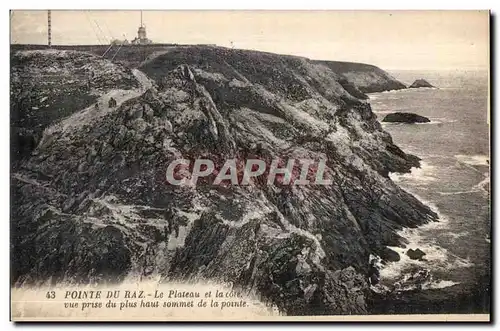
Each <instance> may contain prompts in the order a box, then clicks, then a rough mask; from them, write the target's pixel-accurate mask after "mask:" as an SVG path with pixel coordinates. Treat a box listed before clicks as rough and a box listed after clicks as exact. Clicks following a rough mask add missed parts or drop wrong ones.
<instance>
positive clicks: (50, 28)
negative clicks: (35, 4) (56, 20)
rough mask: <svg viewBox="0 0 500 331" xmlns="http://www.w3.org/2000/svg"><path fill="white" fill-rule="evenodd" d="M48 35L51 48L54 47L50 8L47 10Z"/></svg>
mask: <svg viewBox="0 0 500 331" xmlns="http://www.w3.org/2000/svg"><path fill="white" fill-rule="evenodd" d="M47 37H48V44H49V48H51V47H52V22H51V17H50V10H48V11H47Z"/></svg>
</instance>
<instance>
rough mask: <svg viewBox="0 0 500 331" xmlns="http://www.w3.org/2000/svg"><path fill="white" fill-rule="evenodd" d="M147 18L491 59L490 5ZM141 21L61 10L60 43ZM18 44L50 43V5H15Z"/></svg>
mask: <svg viewBox="0 0 500 331" xmlns="http://www.w3.org/2000/svg"><path fill="white" fill-rule="evenodd" d="M143 21H144V25H145V26H146V28H147V34H148V38H149V39H152V40H153V42H158V43H179V44H200V43H202V44H216V45H219V46H226V47H234V48H242V49H254V50H261V51H267V52H273V53H280V54H293V55H299V56H305V57H308V58H311V59H319V60H338V61H351V62H363V63H370V64H374V65H377V66H379V67H381V68H384V69H392V70H404V69H407V70H426V69H429V70H439V69H442V70H449V69H478V68H487V67H488V66H489V13H488V12H487V11H143ZM139 25H140V11H137V10H135V11H103V10H98V11H89V10H84V11H83V10H82V11H55V10H53V11H52V43H53V44H64V45H71V44H108V43H109V42H110V40H111V39H124V38H125V37H126V38H127V39H128V40H132V39H133V38H134V37H135V36H136V35H137V28H138V27H139ZM124 36H125V37H124ZM11 43H19V44H46V43H47V11H12V12H11Z"/></svg>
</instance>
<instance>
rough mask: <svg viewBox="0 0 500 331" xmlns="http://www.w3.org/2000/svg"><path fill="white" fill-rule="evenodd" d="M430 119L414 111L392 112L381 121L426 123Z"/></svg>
mask: <svg viewBox="0 0 500 331" xmlns="http://www.w3.org/2000/svg"><path fill="white" fill-rule="evenodd" d="M430 121H431V120H430V119H428V118H427V117H424V116H420V115H417V114H414V113H400V112H398V113H392V114H389V115H387V116H385V117H384V119H383V120H382V122H393V123H410V124H412V123H428V122H430Z"/></svg>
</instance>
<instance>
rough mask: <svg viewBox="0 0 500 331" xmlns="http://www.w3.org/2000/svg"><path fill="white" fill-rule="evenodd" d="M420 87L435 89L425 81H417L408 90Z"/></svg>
mask: <svg viewBox="0 0 500 331" xmlns="http://www.w3.org/2000/svg"><path fill="white" fill-rule="evenodd" d="M419 87H434V86H433V85H431V84H430V83H429V82H428V81H426V80H425V79H417V80H416V81H414V82H413V84H411V85H410V86H409V87H408V88H419Z"/></svg>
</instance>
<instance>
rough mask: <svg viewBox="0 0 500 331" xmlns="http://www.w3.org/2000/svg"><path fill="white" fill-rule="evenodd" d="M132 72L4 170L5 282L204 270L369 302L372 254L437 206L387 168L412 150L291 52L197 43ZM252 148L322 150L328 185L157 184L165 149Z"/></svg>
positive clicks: (263, 292) (331, 307)
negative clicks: (133, 82) (8, 175)
mask: <svg viewBox="0 0 500 331" xmlns="http://www.w3.org/2000/svg"><path fill="white" fill-rule="evenodd" d="M82 56H83V55H82ZM90 61H91V62H93V61H98V59H97V58H94V59H91V60H90ZM140 70H141V72H142V73H144V74H145V75H147V77H148V78H146V77H145V76H143V75H141V73H140V72H136V73H135V75H136V77H138V79H137V82H139V83H140V86H139V87H138V88H136V87H135V86H131V88H130V90H129V91H128V92H127V91H122V92H121V94H120V95H121V96H122V99H121V100H119V103H118V106H117V107H116V108H112V109H110V108H107V107H105V106H102V107H100V108H99V109H96V108H94V107H93V106H90V107H88V108H84V109H81V110H78V111H76V110H75V112H74V113H73V114H72V115H71V116H70V117H68V118H66V119H64V120H63V121H56V122H54V123H53V124H52V125H51V126H49V127H48V128H47V129H45V131H44V134H43V137H42V139H41V141H40V143H39V144H38V145H37V147H36V149H35V150H34V151H33V152H32V153H31V155H30V157H28V158H26V159H24V160H22V164H21V165H20V166H19V167H18V168H17V169H15V171H14V172H13V174H12V190H13V204H12V221H11V228H12V245H13V247H12V253H13V254H12V261H13V267H12V269H13V277H12V279H13V281H14V282H17V283H22V282H25V283H36V282H40V281H43V280H47V279H49V278H50V279H51V280H52V281H53V282H57V281H61V280H66V281H73V282H105V281H121V280H123V279H124V278H126V277H129V276H131V275H140V276H142V277H153V276H161V277H162V279H163V280H164V281H169V280H197V279H212V280H214V279H215V280H220V281H224V282H229V281H230V282H233V284H234V286H236V287H241V288H244V289H245V290H246V291H249V292H253V293H257V294H259V295H260V296H261V297H262V299H263V300H265V301H271V302H274V303H275V304H276V305H278V307H279V308H280V309H281V310H282V311H284V312H286V313H288V314H299V315H300V314H362V313H366V304H365V295H366V292H367V290H368V285H367V277H366V276H367V273H368V267H369V263H368V262H369V255H370V254H376V255H380V256H382V257H386V256H388V255H390V254H389V253H390V252H388V251H387V250H388V249H387V247H386V246H387V245H398V244H403V243H402V238H400V237H398V236H397V235H396V234H395V231H396V230H398V229H401V228H402V227H404V226H410V227H413V226H417V225H419V224H422V223H425V222H428V221H432V220H435V219H436V217H437V215H435V214H434V213H433V212H432V211H431V210H430V209H429V208H427V207H426V206H424V205H422V204H421V203H420V202H419V201H418V200H417V199H415V198H414V197H413V196H411V195H410V194H408V193H406V192H405V191H403V190H401V189H400V188H399V187H398V186H396V185H395V184H394V183H393V182H392V181H391V180H390V179H389V178H388V173H389V172H395V171H409V169H410V168H411V167H412V166H417V165H418V159H417V158H416V157H414V156H411V155H407V154H405V153H404V152H403V151H401V150H400V149H399V148H398V147H397V146H395V145H394V144H393V142H392V139H391V137H390V136H389V134H388V133H386V132H385V131H383V130H382V128H381V126H380V124H379V122H378V121H377V119H376V116H375V115H374V114H373V113H372V111H371V109H370V105H369V104H368V103H366V102H365V101H362V100H359V99H358V98H356V97H355V96H353V94H351V93H349V92H348V91H347V90H346V89H345V88H344V85H346V83H345V78H343V77H341V76H339V75H338V74H337V73H335V72H333V71H332V70H331V69H330V68H329V66H328V65H325V64H322V63H317V62H313V61H310V60H307V59H304V58H298V57H291V56H280V55H275V54H269V53H260V52H252V51H238V50H228V49H214V48H208V47H205V48H204V47H192V48H189V47H184V48H176V49H172V50H170V51H168V52H166V53H161V54H157V55H156V56H154V57H151V58H150V60H148V61H146V62H144V63H143V64H142V66H141V67H140ZM353 88H356V87H355V86H353ZM348 89H349V88H348ZM353 93H354V92H353ZM354 94H355V93H354ZM108 98H109V94H103V95H101V96H100V97H99V98H98V99H97V102H98V103H100V104H102V105H105V104H106V103H107V100H108ZM249 157H253V158H255V157H259V158H261V159H265V160H270V159H273V158H282V159H287V158H291V157H293V158H296V159H300V158H309V159H316V160H318V159H325V160H327V162H326V165H327V167H326V171H325V172H326V174H327V176H328V177H330V178H332V180H333V184H332V185H326V186H324V185H306V186H298V185H297V186H282V185H279V184H273V185H260V184H259V183H258V182H254V183H252V184H251V185H249V186H236V185H219V186H217V185H212V184H209V183H201V184H199V185H198V186H196V187H192V186H190V187H187V186H173V185H168V184H167V183H166V182H165V170H166V168H167V166H168V164H169V163H170V162H171V161H173V160H175V159H179V158H184V159H190V160H193V159H196V158H209V159H211V160H216V161H218V162H221V163H222V162H223V161H224V160H226V159H230V158H237V159H239V160H244V159H246V158H249Z"/></svg>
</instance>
